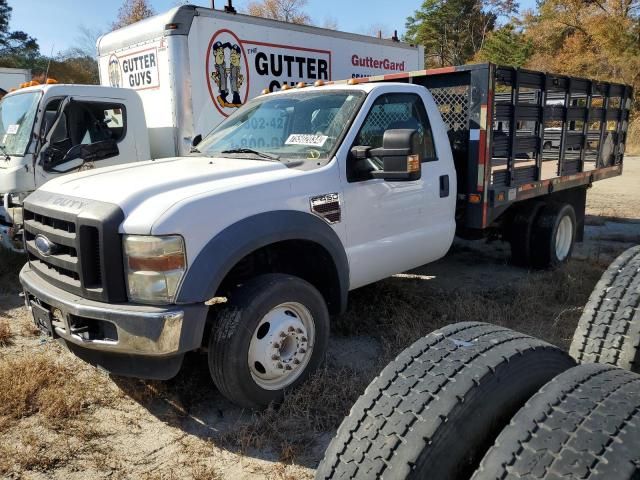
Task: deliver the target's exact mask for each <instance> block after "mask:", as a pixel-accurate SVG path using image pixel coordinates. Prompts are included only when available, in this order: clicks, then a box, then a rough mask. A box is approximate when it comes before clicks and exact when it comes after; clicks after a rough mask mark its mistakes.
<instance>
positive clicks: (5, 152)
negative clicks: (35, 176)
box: [0, 145, 11, 162]
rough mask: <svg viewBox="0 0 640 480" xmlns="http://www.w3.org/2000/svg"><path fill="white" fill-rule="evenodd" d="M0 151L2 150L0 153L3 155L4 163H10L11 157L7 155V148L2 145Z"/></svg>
mask: <svg viewBox="0 0 640 480" xmlns="http://www.w3.org/2000/svg"><path fill="white" fill-rule="evenodd" d="M0 150H2V153H4V161H5V162H9V161H11V155H9V152H7V147H5V146H4V145H0Z"/></svg>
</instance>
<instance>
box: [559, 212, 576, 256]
mask: <svg viewBox="0 0 640 480" xmlns="http://www.w3.org/2000/svg"><path fill="white" fill-rule="evenodd" d="M572 243H573V222H572V221H571V218H570V217H569V216H568V215H565V216H564V217H562V220H560V224H559V225H558V230H557V232H556V257H557V258H558V260H560V261H562V260H564V259H565V258H567V256H568V255H569V250H571V244H572Z"/></svg>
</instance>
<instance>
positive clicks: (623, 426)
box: [472, 365, 640, 480]
mask: <svg viewBox="0 0 640 480" xmlns="http://www.w3.org/2000/svg"><path fill="white" fill-rule="evenodd" d="M519 478H527V479H549V480H550V479H560V478H584V479H590V480H600V479H601V480H613V479H615V480H632V479H637V478H640V376H639V375H636V374H635V373H631V372H627V371H626V370H622V369H619V368H616V367H612V366H608V365H606V366H605V365H580V366H578V367H575V368H572V369H571V370H568V371H567V372H564V373H563V374H561V375H559V376H558V377H556V378H554V379H553V380H552V381H550V382H549V383H548V384H546V385H545V386H544V387H542V389H541V390H540V392H539V393H537V394H536V395H534V396H533V397H532V398H531V399H530V400H529V401H528V402H527V404H526V405H525V406H524V407H523V408H522V409H521V410H520V411H519V412H518V413H517V414H516V415H515V416H514V418H513V419H512V420H511V423H510V424H509V426H507V427H505V429H504V430H503V431H502V433H501V434H500V436H499V437H498V438H497V439H496V443H495V445H494V446H493V447H492V448H491V449H490V450H489V451H488V452H487V454H486V455H485V457H484V459H483V460H482V462H481V464H480V467H479V468H478V470H477V471H476V473H475V474H474V476H473V477H472V480H489V479H492V480H493V479H496V480H497V479H501V480H502V479H519Z"/></svg>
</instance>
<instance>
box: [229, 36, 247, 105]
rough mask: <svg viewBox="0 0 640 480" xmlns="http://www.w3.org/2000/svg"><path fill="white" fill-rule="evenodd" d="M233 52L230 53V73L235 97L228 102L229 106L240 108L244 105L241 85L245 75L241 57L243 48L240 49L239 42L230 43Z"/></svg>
mask: <svg viewBox="0 0 640 480" xmlns="http://www.w3.org/2000/svg"><path fill="white" fill-rule="evenodd" d="M229 48H230V49H231V53H230V55H229V58H230V62H231V68H229V73H230V77H231V78H230V81H231V91H232V92H233V98H232V99H231V103H230V104H227V106H228V107H235V108H238V107H240V106H241V105H242V100H241V99H240V87H241V86H242V83H243V82H244V76H243V75H242V73H241V70H240V57H241V56H242V50H240V46H239V45H237V44H233V45H230V47H229Z"/></svg>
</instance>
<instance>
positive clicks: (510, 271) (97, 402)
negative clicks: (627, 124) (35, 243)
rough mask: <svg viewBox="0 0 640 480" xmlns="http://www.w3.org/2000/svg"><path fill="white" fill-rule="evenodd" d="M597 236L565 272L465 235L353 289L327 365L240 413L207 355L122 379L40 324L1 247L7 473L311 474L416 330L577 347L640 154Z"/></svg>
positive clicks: (601, 213)
mask: <svg viewBox="0 0 640 480" xmlns="http://www.w3.org/2000/svg"><path fill="white" fill-rule="evenodd" d="M587 213H588V218H587V228H586V239H585V242H584V243H583V244H581V245H579V246H578V248H577V250H576V252H575V258H574V259H573V260H572V261H571V262H570V263H569V264H568V265H566V266H565V267H563V268H562V269H560V270H557V271H554V272H528V271H525V270H522V269H519V268H516V267H513V266H511V265H509V263H508V261H507V259H508V256H509V252H508V247H507V246H506V245H503V244H501V243H500V242H493V243H485V242H463V241H456V243H455V245H454V246H453V248H452V251H451V252H450V254H449V255H448V256H447V257H446V258H445V259H443V260H441V261H439V262H436V263H434V264H431V265H427V266H424V267H421V268H418V269H416V270H414V271H412V272H408V273H406V274H402V275H396V276H394V277H392V278H389V279H387V280H384V281H381V282H378V283H376V284H374V285H370V286H367V287H364V288H361V289H359V290H357V291H355V292H352V295H351V298H350V307H349V310H348V311H347V313H346V314H344V315H342V316H341V317H339V318H337V319H335V321H334V324H333V336H332V339H331V345H330V352H329V355H328V358H327V362H326V364H325V366H324V367H323V368H322V369H321V370H320V371H319V372H318V373H317V374H316V375H315V376H314V377H313V378H312V379H311V380H310V381H308V382H307V383H306V384H305V385H304V386H303V387H302V388H301V389H299V390H298V391H296V392H293V393H292V394H290V396H288V397H287V399H286V400H285V402H284V404H283V405H282V406H281V407H279V408H277V409H270V410H267V411H266V412H263V413H260V414H256V413H251V412H247V411H243V410H240V409H238V408H236V407H234V406H233V405H231V404H230V403H229V402H227V401H226V400H225V399H223V398H222V397H221V396H220V395H219V394H218V392H216V390H215V388H214V386H213V385H212V383H211V381H210V379H209V376H208V373H207V370H206V366H205V365H204V362H203V359H202V358H201V357H198V356H193V357H189V358H187V360H186V361H185V365H184V367H183V370H182V371H181V373H180V374H179V375H178V377H176V378H175V379H173V380H172V381H170V382H142V381H137V380H127V379H122V378H116V377H110V376H108V375H106V374H104V373H102V372H99V371H97V370H95V369H93V368H92V367H89V366H87V365H85V364H84V363H82V362H81V361H79V360H77V359H76V358H75V357H74V356H72V355H71V354H69V353H68V352H66V351H65V350H64V349H63V348H62V347H61V346H60V345H58V344H57V343H55V342H52V341H49V340H47V339H45V338H42V337H40V336H39V334H38V333H37V331H36V330H34V328H33V327H32V326H31V321H30V319H29V318H27V314H26V311H25V309H24V307H23V306H22V299H21V298H20V297H19V296H18V292H19V287H18V282H17V278H16V273H17V271H18V269H19V266H20V264H21V263H22V259H21V258H14V257H9V256H2V257H0V477H1V478H11V479H14V478H15V479H17V478H25V479H31V478H33V479H50V478H54V479H85V478H109V479H120V478H123V479H124V478H136V479H138V478H141V479H182V478H193V479H221V478H229V479H299V478H312V477H313V474H314V469H315V467H316V466H317V464H318V462H319V461H320V459H321V458H322V455H323V452H324V449H325V448H326V445H327V444H328V442H329V440H330V439H331V437H332V435H333V434H334V432H335V429H336V428H337V426H338V425H339V423H340V421H341V420H342V418H343V416H344V415H345V414H347V413H348V411H349V408H350V406H351V404H352V403H353V402H354V401H355V399H356V398H357V397H358V395H359V394H360V393H361V392H362V391H363V390H364V387H365V386H366V385H367V383H368V382H369V381H370V380H371V379H372V378H373V376H375V374H376V372H377V371H378V370H379V369H380V368H381V367H382V366H383V365H384V364H385V363H386V362H387V361H388V360H389V359H391V358H393V356H395V355H396V354H397V353H398V352H399V351H400V350H402V349H403V348H405V347H406V346H408V345H409V344H410V343H411V342H412V341H413V340H415V339H417V338H418V337H420V336H422V335H425V334H426V333H428V332H430V331H431V330H433V329H435V328H438V327H440V326H442V325H445V324H447V323H452V322H456V321H464V320H481V321H489V322H493V323H499V324H502V325H506V326H509V327H511V328H514V329H517V330H520V331H523V332H526V333H530V334H533V335H536V336H539V337H541V338H544V339H546V340H548V341H549V342H551V343H555V344H558V345H560V346H562V347H564V348H567V347H568V344H569V342H570V340H571V335H572V332H573V329H574V328H575V325H576V322H577V320H578V318H579V316H580V313H581V309H582V306H583V305H584V303H585V301H586V299H587V298H588V296H589V294H590V292H591V290H592V288H593V286H594V285H595V283H596V282H597V280H598V278H599V277H600V275H601V273H602V271H603V270H604V269H605V268H606V266H607V265H608V263H609V262H610V261H611V260H612V259H613V258H615V256H616V255H617V254H618V253H619V252H621V251H622V250H624V249H626V248H627V247H628V246H630V245H632V244H634V243H635V244H637V243H640V158H637V157H634V158H628V159H627V160H626V164H625V173H624V175H623V176H622V177H618V178H615V179H610V180H606V181H602V182H598V183H596V184H595V185H594V187H593V189H592V190H591V191H590V192H589V194H588V211H587Z"/></svg>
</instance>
